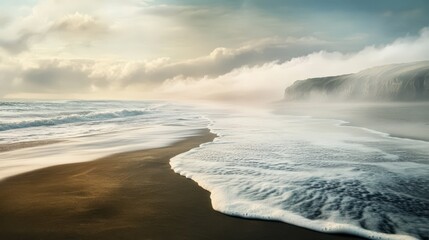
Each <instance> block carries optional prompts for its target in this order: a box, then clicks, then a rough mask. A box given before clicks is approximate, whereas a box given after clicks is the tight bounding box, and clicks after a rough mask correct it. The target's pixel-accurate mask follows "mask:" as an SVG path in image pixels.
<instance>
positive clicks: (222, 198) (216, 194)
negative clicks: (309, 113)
mask: <svg viewBox="0 0 429 240" xmlns="http://www.w3.org/2000/svg"><path fill="white" fill-rule="evenodd" d="M207 119H208V118H207ZM208 120H209V122H210V123H209V125H208V128H209V129H210V132H211V133H214V134H216V135H217V137H216V138H215V139H214V140H213V141H212V142H208V143H203V144H201V145H200V146H198V147H196V148H193V149H191V150H189V151H188V152H185V153H181V154H179V155H176V156H175V157H173V158H171V159H170V166H171V169H172V170H173V171H174V172H175V173H177V174H180V175H181V176H184V177H186V178H188V179H191V180H193V181H194V182H196V183H197V184H198V185H199V186H200V187H202V188H203V189H205V190H207V191H209V192H210V199H211V203H212V207H213V209H214V210H216V211H218V212H221V213H224V214H227V215H231V216H237V217H243V218H250V219H261V220H269V221H281V222H284V223H288V224H292V225H295V226H299V227H303V228H307V229H310V230H314V231H318V232H323V233H342V234H350V235H354V236H359V237H364V238H367V239H375V240H418V239H417V238H415V237H413V236H410V235H399V234H387V233H380V232H375V231H370V230H367V229H363V228H360V227H357V226H354V225H351V224H345V223H335V222H329V221H322V220H310V219H307V218H304V217H302V216H300V215H297V214H294V213H292V212H290V211H285V210H282V209H277V208H272V207H268V206H265V205H263V204H258V203H257V202H252V201H248V200H245V199H240V198H238V197H237V196H233V195H228V194H227V193H225V192H224V191H223V190H222V189H221V187H217V186H215V185H210V184H209V183H208V182H206V181H205V180H204V178H203V177H199V176H196V175H192V174H191V173H189V172H187V171H186V170H184V169H183V168H182V167H181V165H182V163H181V160H183V159H184V157H185V156H186V154H188V153H190V152H194V151H197V149H199V148H203V147H204V146H207V145H210V144H213V143H214V142H217V141H219V139H220V138H222V135H221V134H219V133H216V131H214V130H213V129H212V128H211V127H212V126H213V124H214V122H213V121H212V120H210V119H208ZM340 121H341V120H340ZM389 137H390V136H389ZM267 212H269V213H271V214H270V215H269V216H267V214H264V213H267Z"/></svg>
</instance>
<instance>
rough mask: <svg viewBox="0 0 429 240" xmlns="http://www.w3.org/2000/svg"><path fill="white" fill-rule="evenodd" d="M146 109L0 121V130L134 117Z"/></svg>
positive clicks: (145, 111) (143, 112) (145, 112)
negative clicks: (7, 121)
mask: <svg viewBox="0 0 429 240" xmlns="http://www.w3.org/2000/svg"><path fill="white" fill-rule="evenodd" d="M148 112H149V111H148V110H143V111H142V110H125V109H124V110H120V111H112V112H80V113H79V114H68V115H66V116H57V117H53V118H44V119H36V120H24V121H19V122H11V123H0V131H7V130H12V129H20V128H31V127H42V126H55V125H61V124H69V123H79V122H92V121H106V120H110V119H117V118H126V117H134V116H139V115H143V114H147V113H148Z"/></svg>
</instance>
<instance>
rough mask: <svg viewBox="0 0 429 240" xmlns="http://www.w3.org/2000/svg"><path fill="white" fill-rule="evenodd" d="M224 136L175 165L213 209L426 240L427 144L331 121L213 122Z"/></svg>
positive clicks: (387, 238)
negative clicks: (201, 190) (200, 189)
mask: <svg viewBox="0 0 429 240" xmlns="http://www.w3.org/2000/svg"><path fill="white" fill-rule="evenodd" d="M210 118H211V119H212V121H211V122H212V124H211V125H209V127H210V129H211V131H212V132H214V133H216V134H217V135H218V136H220V137H218V138H217V139H215V141H213V142H210V143H206V144H203V145H201V146H200V147H198V148H194V149H192V150H191V151H188V152H186V153H183V154H181V155H178V156H176V157H174V158H173V159H171V161H170V165H171V167H172V169H173V170H174V171H175V172H176V173H178V174H180V175H182V176H185V177H187V178H190V179H193V180H194V181H196V182H197V183H198V184H199V185H200V186H201V187H203V188H204V189H206V190H208V191H210V192H211V202H212V206H213V208H214V209H215V210H217V211H220V212H222V213H225V214H229V215H234V216H240V217H244V218H259V219H266V220H278V221H283V222H287V223H290V224H294V225H297V226H301V227H305V228H309V229H313V230H316V231H320V232H329V233H346V234H352V235H357V236H361V237H365V238H368V239H383V240H399V239H401V240H411V239H413V240H414V239H422V240H426V239H428V238H427V236H429V235H428V233H429V232H428V228H427V226H428V224H429V217H428V216H429V215H428V213H429V200H428V199H427V193H428V190H429V189H428V187H427V186H429V185H428V183H429V182H428V180H427V179H428V178H427V176H428V174H427V173H428V169H429V167H428V161H427V159H428V156H429V151H428V150H427V149H428V143H427V142H422V141H408V140H404V139H400V138H391V137H386V136H384V135H381V134H379V133H378V132H371V131H365V129H361V128H356V127H346V126H344V125H340V124H338V123H339V122H338V121H335V120H328V119H313V118H309V119H303V118H294V117H292V116H286V117H284V118H283V117H282V118H280V117H279V119H277V120H276V117H275V116H269V117H251V116H249V117H242V116H221V117H220V118H219V117H213V116H210Z"/></svg>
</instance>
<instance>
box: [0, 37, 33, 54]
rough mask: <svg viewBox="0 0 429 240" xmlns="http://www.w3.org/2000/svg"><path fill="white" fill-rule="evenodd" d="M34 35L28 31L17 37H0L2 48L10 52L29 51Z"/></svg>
mask: <svg viewBox="0 0 429 240" xmlns="http://www.w3.org/2000/svg"><path fill="white" fill-rule="evenodd" d="M33 35H34V34H33V33H30V32H26V33H23V34H21V35H20V36H19V37H17V38H15V39H0V48H3V49H4V50H5V51H6V52H8V53H10V54H18V53H21V52H24V51H27V50H28V48H29V42H30V40H31V39H32V38H33Z"/></svg>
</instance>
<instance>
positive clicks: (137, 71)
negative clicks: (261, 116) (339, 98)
mask: <svg viewBox="0 0 429 240" xmlns="http://www.w3.org/2000/svg"><path fill="white" fill-rule="evenodd" d="M427 16H429V1H427V0H407V1H403V0H378V1H375V0H359V1H355V0H326V1H320V0H305V1H303V0H264V1H261V0H216V1H214V0H213V1H212V0H91V1H87V0H73V1H72V0H2V1H0V98H56V99H59V98H60V99H63V98H81V99H145V98H170V99H183V98H184V99H187V98H192V99H216V100H245V101H248V100H255V99H258V100H261V99H262V100H266V101H271V100H275V99H276V98H280V97H281V96H282V94H283V90H284V88H285V87H286V86H288V85H290V84H291V83H292V82H293V81H295V80H298V79H304V78H308V77H317V76H327V75H335V74H344V73H350V72H357V71H360V70H362V69H364V68H368V67H372V66H376V65H383V64H390V63H399V62H412V61H421V60H429V28H428V27H429V18H428V17H427Z"/></svg>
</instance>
